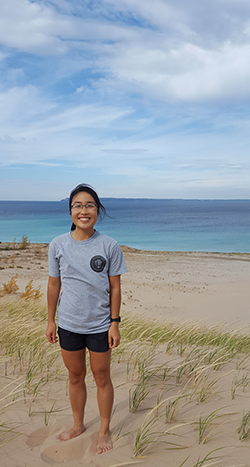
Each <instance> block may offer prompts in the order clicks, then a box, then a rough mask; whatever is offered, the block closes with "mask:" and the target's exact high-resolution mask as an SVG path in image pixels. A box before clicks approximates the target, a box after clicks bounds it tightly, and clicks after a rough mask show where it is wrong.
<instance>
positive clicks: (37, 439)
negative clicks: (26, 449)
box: [26, 425, 62, 448]
mask: <svg viewBox="0 0 250 467" xmlns="http://www.w3.org/2000/svg"><path fill="white" fill-rule="evenodd" d="M61 429H62V426H61V425H52V426H44V427H43V428H39V429H38V430H36V431H33V433H31V434H30V435H29V436H28V438H27V440H26V443H27V444H28V446H30V447H31V448H34V447H36V446H41V444H43V443H44V441H45V440H46V439H47V438H48V437H49V436H51V435H53V434H54V433H56V432H58V431H60V430H61Z"/></svg>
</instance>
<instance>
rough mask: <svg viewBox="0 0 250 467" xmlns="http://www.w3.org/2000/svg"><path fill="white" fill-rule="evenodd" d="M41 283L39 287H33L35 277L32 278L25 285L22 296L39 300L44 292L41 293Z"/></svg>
mask: <svg viewBox="0 0 250 467" xmlns="http://www.w3.org/2000/svg"><path fill="white" fill-rule="evenodd" d="M40 290H41V285H39V287H38V288H37V289H33V279H31V280H30V281H29V282H28V284H27V285H26V287H25V291H24V292H23V293H22V294H21V298H25V299H29V298H33V299H34V300H39V299H40V298H41V297H42V296H43V294H42V293H41V291H40Z"/></svg>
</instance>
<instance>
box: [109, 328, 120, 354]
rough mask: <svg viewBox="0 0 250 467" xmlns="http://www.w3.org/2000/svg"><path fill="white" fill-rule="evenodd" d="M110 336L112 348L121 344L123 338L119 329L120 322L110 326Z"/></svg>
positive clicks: (110, 346)
mask: <svg viewBox="0 0 250 467" xmlns="http://www.w3.org/2000/svg"><path fill="white" fill-rule="evenodd" d="M108 338H109V348H110V349H114V348H115V347H118V345H119V344H120V340H121V335H120V331H119V323H116V322H113V323H111V325H110V328H109V333H108Z"/></svg>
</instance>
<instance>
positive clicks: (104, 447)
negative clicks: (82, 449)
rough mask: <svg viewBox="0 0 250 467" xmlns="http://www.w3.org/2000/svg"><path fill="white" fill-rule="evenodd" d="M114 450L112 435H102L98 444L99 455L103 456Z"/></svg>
mask: <svg viewBox="0 0 250 467" xmlns="http://www.w3.org/2000/svg"><path fill="white" fill-rule="evenodd" d="M111 449H113V443H112V441H111V433H107V434H106V435H100V434H99V438H98V442H97V454H102V453H103V452H107V451H110V450H111Z"/></svg>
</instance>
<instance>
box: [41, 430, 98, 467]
mask: <svg viewBox="0 0 250 467" xmlns="http://www.w3.org/2000/svg"><path fill="white" fill-rule="evenodd" d="M97 438H98V433H94V434H92V435H91V436H87V434H86V433H83V434H82V435H80V436H77V438H73V439H70V440H68V441H60V440H58V442H57V443H56V444H53V445H51V446H48V447H47V448H46V449H44V451H43V452H42V454H41V458H42V460H43V461H44V462H46V463H47V464H56V463H58V464H60V463H62V462H65V461H71V460H77V459H81V458H82V457H84V456H86V455H89V454H95V452H96V443H97Z"/></svg>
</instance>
